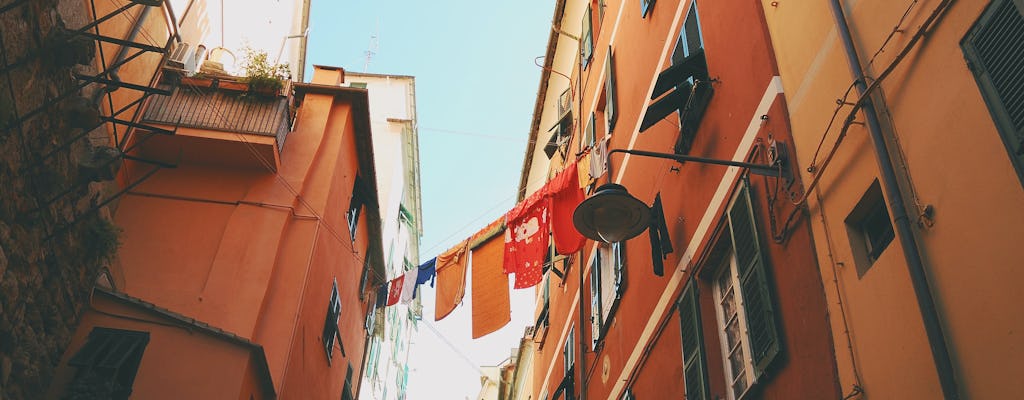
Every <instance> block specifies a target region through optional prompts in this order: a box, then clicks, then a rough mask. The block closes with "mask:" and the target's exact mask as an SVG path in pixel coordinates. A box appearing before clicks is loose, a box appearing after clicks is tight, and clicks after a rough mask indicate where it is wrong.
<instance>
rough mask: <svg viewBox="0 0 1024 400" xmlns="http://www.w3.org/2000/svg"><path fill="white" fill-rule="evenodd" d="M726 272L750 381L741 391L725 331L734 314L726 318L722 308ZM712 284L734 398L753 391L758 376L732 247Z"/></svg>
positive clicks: (729, 392)
mask: <svg viewBox="0 0 1024 400" xmlns="http://www.w3.org/2000/svg"><path fill="white" fill-rule="evenodd" d="M724 275H728V276H729V282H730V283H731V285H732V286H731V287H730V288H729V290H732V293H733V300H734V301H735V304H734V307H735V308H736V315H735V316H733V317H732V318H735V319H736V320H737V322H738V323H739V334H738V336H737V340H739V345H740V346H741V347H742V350H743V369H744V371H743V375H744V376H745V378H746V381H747V383H746V388H744V389H743V392H742V393H735V391H734V389H733V385H734V384H735V383H736V379H735V378H736V377H737V376H734V375H735V374H734V373H733V371H732V363H731V362H730V361H729V353H730V352H731V350H732V349H731V348H730V347H729V338H728V336H727V334H726V324H727V323H728V322H731V318H730V321H726V320H725V316H724V315H723V310H722V303H723V294H722V292H723V290H722V278H723V276H724ZM712 287H713V292H714V298H715V321H716V322H717V327H718V329H717V331H718V342H719V343H720V344H721V346H720V347H721V349H720V350H721V353H720V354H721V356H722V367H723V369H724V370H725V371H724V373H725V377H726V389H727V391H726V393H727V396H726V398H727V399H731V400H732V399H739V398H742V397H743V395H744V394H746V393H747V392H749V391H750V388H751V386H753V385H754V378H755V376H754V360H753V358H751V354H753V353H752V352H751V349H750V336H749V334H748V330H747V313H746V309H745V308H744V306H743V292H742V291H741V290H740V277H739V269H738V267H737V265H736V257H735V254H734V253H733V251H732V250H731V249H730V250H729V254H728V256H727V257H725V260H724V261H723V262H722V265H721V266H720V267H719V270H718V271H717V272H716V274H715V280H714V282H713V284H712Z"/></svg>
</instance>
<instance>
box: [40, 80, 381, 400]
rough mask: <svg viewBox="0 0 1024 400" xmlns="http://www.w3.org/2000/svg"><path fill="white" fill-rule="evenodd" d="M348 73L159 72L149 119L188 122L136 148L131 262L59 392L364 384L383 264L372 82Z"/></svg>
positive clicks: (339, 393) (281, 390)
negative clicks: (159, 93)
mask: <svg viewBox="0 0 1024 400" xmlns="http://www.w3.org/2000/svg"><path fill="white" fill-rule="evenodd" d="M343 79H344V71H342V70H341V69H339V68H333V67H317V68H316V69H315V75H314V80H313V83H307V84H303V83H295V84H292V85H291V88H292V89H293V91H291V92H289V93H282V94H281V95H275V96H271V97H257V96H255V95H251V94H250V95H243V93H242V92H231V91H228V90H226V89H224V88H223V87H221V88H218V87H216V86H214V87H203V84H202V83H195V82H193V81H183V82H180V83H178V84H174V79H165V80H164V82H165V83H167V84H169V86H168V87H169V88H170V89H171V90H172V91H173V92H174V93H173V94H172V95H171V96H165V97H158V98H157V99H155V100H150V102H149V103H148V108H146V109H145V110H144V112H143V113H142V114H141V117H140V121H141V122H142V123H144V124H147V125H148V126H153V127H160V128H165V129H168V130H175V129H176V131H175V133H174V134H173V135H167V134H160V133H149V132H146V131H144V130H135V131H134V133H132V135H131V136H129V137H128V139H127V140H126V142H125V143H126V145H125V148H126V149H128V150H126V152H128V154H129V157H128V161H126V163H125V165H124V166H123V167H122V169H121V171H120V178H119V179H121V181H122V186H123V187H124V191H125V192H124V193H123V196H122V197H121V198H120V200H119V203H118V205H117V208H116V211H115V212H114V213H113V218H114V221H115V222H116V223H117V225H118V226H119V227H121V228H122V229H123V232H122V234H121V242H122V244H121V248H120V251H119V254H118V259H117V261H116V262H115V264H114V265H113V266H112V267H111V268H110V273H109V279H107V280H108V281H109V284H108V285H106V286H107V287H105V288H98V289H97V290H96V291H95V294H94V295H93V297H92V300H91V304H90V306H89V310H88V311H87V312H86V314H85V316H84V317H83V319H82V323H81V325H80V326H79V328H78V330H77V332H76V333H75V335H74V338H73V339H72V343H71V344H70V346H69V347H68V350H67V351H66V353H65V356H64V359H63V360H62V362H61V365H60V367H59V370H58V373H57V378H56V380H55V383H54V385H53V388H52V389H51V396H54V397H59V396H62V395H64V394H67V393H80V391H81V390H83V389H82V388H86V387H89V385H91V383H90V381H89V379H99V380H107V381H109V380H110V378H111V374H113V377H114V379H113V381H114V382H116V384H117V385H120V386H118V387H116V388H114V389H111V390H113V391H114V393H121V394H123V393H131V396H132V398H145V399H160V398H166V399H182V398H238V399H267V398H277V397H281V398H344V399H349V398H356V397H357V396H358V391H359V388H358V385H359V382H360V380H359V377H360V376H361V375H362V368H363V365H362V364H363V362H362V361H363V359H364V354H363V353H364V349H365V341H366V330H367V325H366V321H367V317H366V316H367V313H368V312H372V310H373V308H372V307H373V303H374V302H375V299H376V296H375V292H373V289H371V288H374V287H376V286H377V284H379V283H380V282H383V275H384V270H383V264H382V260H383V256H382V249H381V230H380V216H379V212H378V209H377V194H376V181H375V173H374V159H373V150H372V148H373V147H372V141H371V137H370V123H369V111H368V105H367V94H366V91H365V90H363V89H355V88H348V87H341V86H339V84H340V83H341V82H342V81H343ZM371 292H373V293H371ZM112 371H113V372H112ZM125 386H127V387H125ZM126 390H127V392H125V391H126ZM114 398H119V397H116V396H115V397H114Z"/></svg>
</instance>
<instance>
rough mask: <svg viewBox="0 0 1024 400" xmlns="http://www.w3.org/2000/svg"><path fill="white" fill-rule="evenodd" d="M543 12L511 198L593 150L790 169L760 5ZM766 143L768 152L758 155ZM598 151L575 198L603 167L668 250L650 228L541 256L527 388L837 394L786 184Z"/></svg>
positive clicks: (701, 394)
mask: <svg viewBox="0 0 1024 400" xmlns="http://www.w3.org/2000/svg"><path fill="white" fill-rule="evenodd" d="M554 21H555V24H554V30H553V33H552V34H551V39H550V41H549V46H548V53H547V56H546V61H545V72H544V73H543V76H542V79H541V88H540V94H539V95H538V102H537V107H536V109H535V115H534V126H533V131H532V134H531V139H532V140H531V143H534V142H536V143H538V144H537V145H536V146H530V147H529V148H528V149H527V156H526V161H525V163H524V171H523V178H522V181H521V185H520V188H521V195H523V196H528V195H529V194H530V192H532V191H533V190H536V188H538V187H539V186H541V185H543V184H544V182H546V181H547V180H548V179H550V177H551V176H553V175H554V174H555V173H556V172H557V171H560V170H561V169H562V168H563V167H564V165H566V164H567V163H570V162H576V161H579V162H582V163H583V164H581V165H580V166H579V168H581V169H589V168H590V164H589V163H588V160H591V159H593V158H597V157H598V154H599V153H601V152H602V150H606V151H612V150H617V149H629V150H643V151H651V152H659V153H677V154H686V155H689V156H694V157H702V158H710V159H716V160H728V161H733V162H748V163H753V164H764V165H768V164H770V165H771V166H772V169H780V170H783V171H786V172H789V173H790V175H796V174H792V171H794V170H795V169H796V168H799V166H798V165H794V163H793V161H792V160H793V159H794V157H792V154H791V152H792V148H791V147H792V146H789V148H788V150H789V151H788V152H787V151H786V145H787V144H791V143H792V141H791V138H790V128H789V120H788V114H787V110H786V102H785V98H784V96H783V95H782V94H783V88H782V85H781V80H780V79H779V77H778V70H777V67H776V65H775V60H774V56H773V52H772V47H771V42H770V40H769V38H768V33H767V28H766V26H765V22H764V16H763V11H762V8H761V6H760V4H758V3H756V2H746V3H745V2H715V1H701V0H696V1H694V0H689V1H686V0H684V1H659V2H656V3H655V2H623V1H564V2H563V1H559V2H557V4H556V7H555V18H554ZM576 38H579V42H577V41H576V40H575V39H576ZM576 43H580V45H579V47H577V45H576ZM567 77H568V78H570V79H566V78H567ZM570 82H571V83H570ZM652 97H653V100H652ZM645 118H646V121H645ZM552 127H553V128H552ZM549 128H552V130H551V131H548V129H549ZM544 132H548V133H544ZM774 142H777V143H780V144H781V145H780V146H778V147H776V148H783V150H782V154H783V155H784V156H785V155H788V157H784V160H785V161H784V162H782V163H773V162H771V161H769V160H770V159H771V158H772V157H774V156H773V155H771V154H769V153H770V152H771V153H773V154H774V152H775V150H774V149H770V144H771V143H774ZM545 143H547V146H545ZM770 150H771V151H770ZM545 158H546V160H545ZM597 165H600V163H598V164H597ZM607 165H609V166H611V170H610V171H607V170H605V171H602V172H598V171H595V172H596V173H595V175H597V176H591V177H590V182H589V183H590V185H589V186H587V188H586V190H587V194H588V196H590V195H592V194H593V193H592V192H593V191H594V189H595V188H596V187H598V186H600V185H602V184H605V183H608V182H615V183H618V184H621V185H623V186H624V187H626V188H627V189H628V190H629V192H630V193H631V194H632V195H633V196H636V197H637V198H639V199H640V200H641V201H643V202H644V203H645V204H648V205H650V204H653V203H655V202H656V199H657V200H658V201H659V202H660V204H661V206H662V208H663V210H664V221H665V226H664V228H665V229H663V230H661V232H663V233H667V236H668V238H669V240H667V241H665V242H667V243H668V244H670V245H671V248H672V249H671V250H672V251H671V252H668V248H667V247H668V246H663V245H665V244H666V243H665V242H662V243H660V244H661V245H662V246H659V245H657V244H652V243H650V241H649V240H648V235H650V234H651V232H650V230H649V231H648V232H646V233H644V234H641V235H640V236H637V237H636V238H634V239H632V240H628V241H625V242H622V243H619V244H612V245H605V244H599V243H596V242H593V241H588V243H587V245H586V246H585V247H584V249H583V251H581V252H579V253H577V254H571V255H565V256H567V258H562V257H561V256H556V257H554V263H553V267H552V268H553V269H554V270H556V271H558V272H559V273H560V274H562V277H559V276H558V275H556V274H553V273H550V272H549V273H548V275H547V279H546V281H545V283H544V284H543V285H544V286H543V287H541V288H540V289H538V314H537V315H538V320H537V329H536V332H537V333H536V334H534V335H533V339H534V341H535V342H536V343H537V348H539V352H538V353H537V354H536V356H535V362H534V363H533V365H534V367H533V373H534V380H533V381H534V390H533V398H555V397H558V398H563V399H564V398H594V399H605V398H609V399H619V398H633V397H629V396H635V398H681V397H684V395H685V398H687V399H700V398H706V399H711V398H740V397H744V398H761V397H763V398H808V399H809V398H836V397H838V396H839V387H838V384H837V382H838V380H837V376H836V368H835V358H834V354H833V345H832V342H831V340H832V336H831V333H830V332H829V328H828V324H827V315H826V306H825V296H824V293H823V289H822V284H821V277H820V275H819V273H818V266H817V261H816V259H815V257H814V251H813V248H814V247H813V243H812V240H811V237H810V231H809V229H808V227H807V225H806V224H807V223H806V220H803V221H802V222H798V223H797V224H796V227H795V228H794V229H792V230H791V231H789V232H787V233H786V234H780V232H778V227H779V226H781V222H782V221H779V219H780V218H785V217H786V216H787V215H789V213H790V211H792V210H793V208H794V206H793V205H792V204H791V202H790V194H791V193H799V192H800V190H799V189H800V188H801V187H802V183H801V182H799V181H792V180H789V179H780V178H778V177H769V176H762V175H756V174H751V173H750V172H749V171H748V169H746V168H739V167H727V166H722V165H712V164H706V163H702V162H694V161H687V162H682V163H681V162H677V161H674V160H668V159H662V158H655V157H645V156H634V155H628V154H622V153H620V152H613V154H611V157H610V162H609V163H608V164H607ZM584 180H586V177H584ZM652 229H653V228H652ZM652 247H654V248H655V250H653V251H652ZM662 256H663V257H664V258H663V265H664V267H663V268H664V271H663V276H659V275H658V274H657V273H656V269H657V267H655V265H654V264H655V263H654V260H655V257H662Z"/></svg>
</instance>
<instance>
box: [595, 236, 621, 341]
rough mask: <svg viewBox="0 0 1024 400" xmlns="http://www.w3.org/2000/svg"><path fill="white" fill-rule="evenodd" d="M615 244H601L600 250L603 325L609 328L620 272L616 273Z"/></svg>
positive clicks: (616, 296)
mask: <svg viewBox="0 0 1024 400" xmlns="http://www.w3.org/2000/svg"><path fill="white" fill-rule="evenodd" d="M614 246H615V244H611V245H607V246H601V247H600V248H598V250H597V251H598V252H599V253H601V264H599V265H600V268H601V326H602V328H607V326H608V323H609V322H610V319H611V312H612V306H613V305H615V299H617V298H619V295H618V285H617V282H618V280H619V279H618V276H617V275H618V274H616V265H615V264H616V260H615V258H616V257H615V251H614V250H613V249H614Z"/></svg>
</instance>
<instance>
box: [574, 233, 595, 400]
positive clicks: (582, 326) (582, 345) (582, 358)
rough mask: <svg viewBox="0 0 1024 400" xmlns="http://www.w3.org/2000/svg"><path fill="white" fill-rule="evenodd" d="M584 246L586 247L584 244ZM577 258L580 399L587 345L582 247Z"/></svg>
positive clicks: (583, 398)
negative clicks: (584, 333) (578, 279)
mask: <svg viewBox="0 0 1024 400" xmlns="http://www.w3.org/2000/svg"><path fill="white" fill-rule="evenodd" d="M584 247H586V246H584ZM577 259H578V260H579V264H580V265H579V266H578V267H577V268H576V269H578V270H580V287H579V289H578V290H579V293H580V303H579V305H580V307H579V309H580V324H579V329H578V330H577V332H579V333H577V334H576V336H578V337H579V339H577V342H579V343H580V351H579V352H578V353H579V355H580V368H579V370H580V393H579V399H580V400H587V345H586V341H585V340H583V332H585V331H586V325H585V321H586V314H585V313H584V311H583V280H584V278H583V269H584V267H586V263H585V262H584V261H586V260H584V259H583V250H582V249H581V250H580V251H579V257H577ZM594 334H595V333H593V332H591V335H594ZM594 362H597V359H595V360H594ZM574 390H575V389H574Z"/></svg>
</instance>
